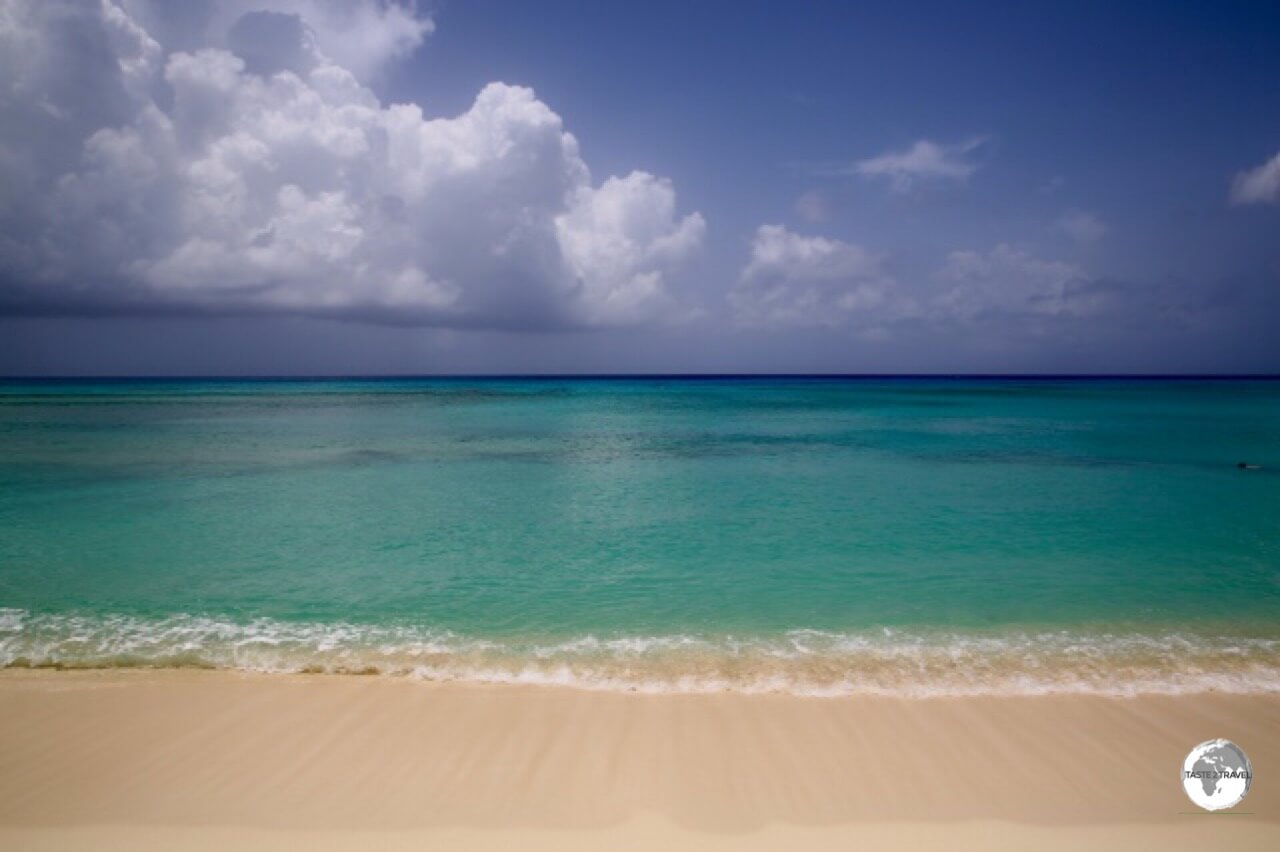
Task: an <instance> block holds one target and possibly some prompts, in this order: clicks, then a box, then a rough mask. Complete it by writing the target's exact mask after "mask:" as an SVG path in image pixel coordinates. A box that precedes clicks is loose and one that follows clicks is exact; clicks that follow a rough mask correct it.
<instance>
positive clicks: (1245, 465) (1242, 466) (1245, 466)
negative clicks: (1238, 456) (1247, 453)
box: [1236, 462, 1262, 470]
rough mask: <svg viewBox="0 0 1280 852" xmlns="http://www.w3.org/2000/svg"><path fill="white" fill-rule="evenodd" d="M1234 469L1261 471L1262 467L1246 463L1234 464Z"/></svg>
mask: <svg viewBox="0 0 1280 852" xmlns="http://www.w3.org/2000/svg"><path fill="white" fill-rule="evenodd" d="M1236 467H1238V468H1240V469H1241V470H1262V465H1260V464H1249V463H1248V462H1236Z"/></svg>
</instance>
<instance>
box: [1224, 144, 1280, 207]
mask: <svg viewBox="0 0 1280 852" xmlns="http://www.w3.org/2000/svg"><path fill="white" fill-rule="evenodd" d="M1277 202H1280V154H1276V155H1275V156H1274V157H1272V158H1271V159H1270V160H1267V161H1266V162H1265V163H1263V164H1262V165H1260V166H1258V167H1257V168H1255V169H1249V170H1248V171H1244V172H1240V174H1238V175H1236V177H1235V180H1234V181H1232V183H1231V203H1232V204H1275V203H1277Z"/></svg>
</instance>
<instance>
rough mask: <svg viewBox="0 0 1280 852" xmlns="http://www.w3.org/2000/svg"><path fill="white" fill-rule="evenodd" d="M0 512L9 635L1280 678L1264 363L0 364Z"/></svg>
mask: <svg viewBox="0 0 1280 852" xmlns="http://www.w3.org/2000/svg"><path fill="white" fill-rule="evenodd" d="M1246 460H1247V461H1249V462H1253V463H1256V464H1260V465H1262V468H1261V469H1260V470H1250V471H1242V470H1239V469H1237V467H1236V463H1237V462H1239V461H1246ZM0 531H2V532H0V665H10V666H12V665H41V666H43V665H59V666H106V665H194V666H215V667H233V668H252V669H267V670H282V671H296V670H317V671H335V672H356V671H377V672H384V673H389V674H406V675H413V676H418V677H424V678H433V679H470V680H511V681H530V682H554V683H570V684H575V685H581V686H594V687H601V688H626V689H633V688H634V689H693V690H702V689H742V690H773V689H777V690H787V691H799V692H813V693H819V694H828V693H846V692H859V691H873V692H903V693H935V692H943V693H951V692H988V691H1001V692H1007V691H1015V692H1040V691H1074V690H1084V691H1114V692H1135V691H1185V690H1199V689H1209V688H1214V689H1225V690H1236V691H1242V690H1250V691H1256V690H1267V691H1271V690H1280V382H1267V381H1253V382H1248V381H1177V382H1174V381H1121V380H1108V381H1098V380H1073V381H1065V380H1055V381H1049V380H1041V381H1034V380H958V379H957V380H925V379H898V380H889V379H874V380H873V379H864V380H815V379H772V380H764V379H734V380H724V379H721V380H712V379H706V380H662V379H653V380H582V379H565V380H558V379H554V380H553V379H544V380H498V379H484V380H480V379H471V380H464V379H451V380H425V379H421V380H369V381H338V380H335V381H300V382H284V381H264V382H242V381H227V382H221V381H190V382H187V381H154V382H121V381H109V382H82V383H80V382H76V383H73V382H65V381H64V382H47V383H41V382H10V383H0Z"/></svg>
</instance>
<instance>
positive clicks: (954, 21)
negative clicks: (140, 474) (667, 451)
mask: <svg viewBox="0 0 1280 852" xmlns="http://www.w3.org/2000/svg"><path fill="white" fill-rule="evenodd" d="M1277 44H1280V6H1278V5H1277V4H1275V3H1234V2H1216V3H1209V2H1205V3H1179V2H1161V3H1131V4H1114V3H1092V2H1073V3H1049V2H1035V3H1011V2H1010V3H970V4H957V3H913V2H893V3H887V2H886V3H879V2H864V3H856V4H855V3H846V2H830V3H825V2H786V3H783V2H750V0H735V2H720V0H698V2H688V0H685V2H672V3H668V2H661V1H660V0H648V2H645V3H622V2H618V3H600V2H578V0H525V2H515V0H509V2H496V0H441V1H440V2H434V3H427V2H422V0H419V2H417V3H412V2H408V0H404V2H394V0H380V1H379V2H375V1H374V0H369V2H355V0H351V1H350V2H330V0H225V1H224V2H201V0H191V2H184V3H170V2H162V0H75V2H72V0H0V374H4V375H31V376H36V375H364V374H397V375H405V374H458V373H466V374H471V373H504V374H510V373H636V372H639V373H682V372H693V373H726V372H750V373H767V372H784V373H795V372H804V373H813V372H832V373H901V372H908V373H1019V372H1023V373H1108V372H1112V373H1115V372H1119V373H1147V372H1151V373H1218V372H1225V373H1280V333H1277V325H1278V324H1280V50H1277V49H1276V45H1277Z"/></svg>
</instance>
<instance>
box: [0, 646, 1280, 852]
mask: <svg viewBox="0 0 1280 852" xmlns="http://www.w3.org/2000/svg"><path fill="white" fill-rule="evenodd" d="M1277 730H1280V696H1277V695H1274V694H1270V695H1215V694H1198V695H1178V696H1155V695H1150V696H1141V697H1137V698H1113V697H1099V696H1084V695H1055V696H1038V697H965V698H930V699H903V698H881V697H870V696H860V697H844V698H804V697H796V696H791V695H737V694H724V695H706V694H700V695H671V694H668V695H645V694H628V693H619V692H591V691H585V690H579V689H571V688H555V687H528V686H481V685H463V684H433V683H425V682H422V681H416V680H411V679H405V678H394V677H379V676H373V677H358V676H327V675H264V674H250V673H239V672H209V671H176V670H161V671H149V670H130V671H111V670H96V671H78V672H69V671H41V670H22V669H11V670H8V671H5V672H3V673H0V766H3V767H4V769H3V771H2V772H0V847H3V848H5V849H15V850H17V849H112V848H119V849H174V848H184V849H185V848H210V849H213V848H228V847H230V846H232V845H235V846H239V847H242V848H248V849H286V848H318V849H346V848H362V849H374V848H385V849H401V848H404V849H408V848H435V847H439V848H451V849H491V848H492V849H497V848H509V847H510V846H512V845H519V846H522V847H531V848H547V849H551V848H556V849H601V848H635V849H641V848H656V847H666V848H713V849H714V848H724V849H728V848H735V849H738V848H746V849H753V848H760V849H765V848H818V849H823V848H831V849H835V848H850V844H854V843H856V844H865V845H869V846H871V847H873V848H913V849H918V848H948V849H955V848H973V849H978V848H1009V849H1013V848H1024V849H1025V848H1033V847H1034V848H1053V849H1057V848H1061V849H1066V848H1079V847H1080V845H1081V844H1086V845H1091V846H1094V847H1101V848H1119V847H1121V846H1124V847H1126V848H1151V849H1156V848H1169V844H1171V843H1177V844H1184V843H1200V842H1203V843H1213V844H1214V845H1222V844H1225V845H1229V846H1231V847H1232V848H1236V849H1268V848H1271V849H1273V848H1276V847H1277V844H1280V784H1277V783H1276V781H1275V780H1274V777H1275V776H1274V774H1273V767H1275V766H1277V765H1280V738H1278V737H1277V736H1276V731H1277ZM1216 737H1226V738H1229V739H1231V740H1233V741H1234V742H1236V743H1238V744H1239V745H1241V746H1242V747H1243V748H1244V749H1245V750H1246V751H1247V752H1248V754H1249V756H1250V758H1251V760H1252V762H1253V766H1254V767H1255V773H1256V777H1255V780H1254V782H1253V786H1252V790H1251V792H1250V793H1249V795H1248V797H1247V798H1246V799H1245V800H1244V801H1243V802H1242V803H1241V804H1240V805H1239V806H1238V807H1236V808H1235V809H1233V810H1232V811H1230V812H1227V813H1218V814H1213V813H1209V812H1207V811H1201V810H1200V809H1198V808H1196V807H1195V806H1194V805H1192V804H1191V803H1190V802H1189V801H1188V800H1187V798H1186V796H1185V795H1184V793H1183V791H1182V788H1181V780H1180V769H1181V762H1182V759H1183V757H1184V756H1185V755H1186V753H1187V751H1188V750H1189V749H1190V748H1191V747H1192V746H1194V745H1196V744H1197V743H1199V742H1201V741H1203V740H1206V739H1210V738H1216Z"/></svg>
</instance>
